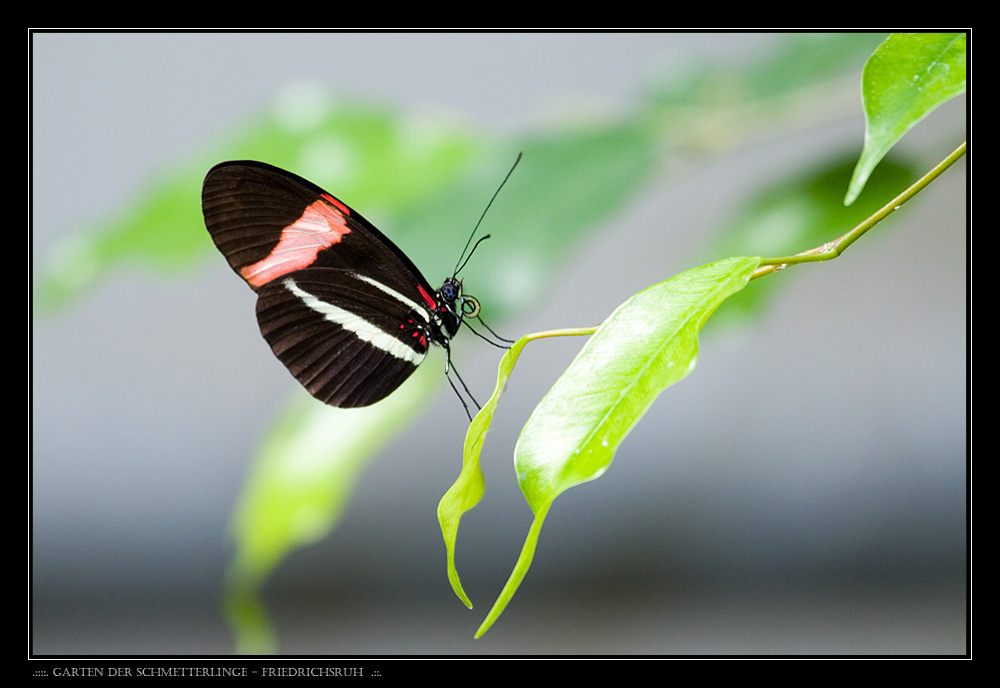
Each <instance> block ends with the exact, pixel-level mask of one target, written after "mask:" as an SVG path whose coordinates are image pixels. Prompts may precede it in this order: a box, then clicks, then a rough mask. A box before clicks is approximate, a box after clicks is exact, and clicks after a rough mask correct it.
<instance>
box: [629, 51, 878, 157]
mask: <svg viewBox="0 0 1000 688" xmlns="http://www.w3.org/2000/svg"><path fill="white" fill-rule="evenodd" d="M885 36H886V34H885V33H854V32H851V33H845V32H839V33H814V32H807V33H793V34H786V35H784V36H782V37H781V40H780V41H777V42H776V43H775V46H774V47H773V49H771V50H770V51H768V52H765V53H763V54H760V55H754V56H753V57H752V58H751V59H748V60H746V61H745V63H744V64H743V65H742V66H738V67H735V68H734V67H733V66H732V65H728V64H727V65H726V66H725V67H718V66H715V65H713V64H711V63H707V62H705V61H698V60H692V61H689V62H687V63H685V67H684V68H682V69H680V70H674V71H671V72H668V73H666V74H665V75H664V76H663V77H661V78H660V79H659V80H654V82H653V85H652V86H651V87H650V89H649V90H648V93H647V95H646V104H647V106H648V109H649V112H648V113H647V115H648V117H649V118H650V120H651V121H654V122H656V123H657V125H656V126H657V130H658V131H659V132H660V133H661V136H662V138H663V139H664V140H666V141H669V142H671V145H673V146H675V147H676V148H677V149H678V150H690V149H695V150H720V149H726V148H730V147H732V146H733V145H734V143H735V142H740V141H747V140H749V139H754V138H756V137H761V136H766V137H774V136H776V135H786V134H787V133H788V131H789V128H790V127H791V128H797V127H798V128H802V127H809V126H815V124H816V122H817V121H822V120H825V119H829V118H831V117H837V116H847V115H849V114H851V113H853V112H854V109H853V108H854V107H855V103H856V101H855V99H854V98H855V94H856V93H857V91H856V90H855V89H856V86H855V84H856V83H857V77H856V76H854V75H856V74H857V73H859V72H860V71H861V65H862V62H863V60H864V58H865V56H867V55H870V54H871V52H872V51H873V50H874V49H875V47H876V46H877V45H878V44H879V42H880V41H881V40H882V39H884V38H885ZM776 125H778V126H776Z"/></svg>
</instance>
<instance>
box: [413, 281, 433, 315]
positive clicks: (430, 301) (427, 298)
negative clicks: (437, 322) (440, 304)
mask: <svg viewBox="0 0 1000 688" xmlns="http://www.w3.org/2000/svg"><path fill="white" fill-rule="evenodd" d="M417 290H419V291H420V295H421V296H423V297H424V301H426V302H427V305H428V306H430V307H431V310H432V311H433V310H435V309H437V302H436V301H435V300H434V297H433V296H431V295H430V294H428V293H427V290H426V289H424V288H423V287H422V286H421V285H419V284H418V285H417Z"/></svg>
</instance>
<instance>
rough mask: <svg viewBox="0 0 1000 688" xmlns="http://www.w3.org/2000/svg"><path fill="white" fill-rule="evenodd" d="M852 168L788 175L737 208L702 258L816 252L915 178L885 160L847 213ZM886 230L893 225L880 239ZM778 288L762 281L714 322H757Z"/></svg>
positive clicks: (830, 166)
mask: <svg viewBox="0 0 1000 688" xmlns="http://www.w3.org/2000/svg"><path fill="white" fill-rule="evenodd" d="M852 168H853V164H852V162H851V161H849V160H837V161H833V162H829V163H825V164H821V165H818V166H816V167H814V168H813V169H811V170H806V171H802V170H792V171H789V172H788V173H786V174H785V175H784V176H783V177H781V178H780V179H779V180H777V181H776V182H775V183H774V184H772V185H771V187H769V188H766V189H763V190H761V191H760V192H759V193H758V194H757V195H756V196H755V197H754V198H751V199H749V200H748V201H747V202H745V203H744V204H742V205H741V206H740V208H739V211H738V212H737V214H736V215H735V216H733V217H731V218H729V219H728V220H727V221H726V222H725V226H724V229H723V231H722V233H721V235H720V237H719V238H718V240H717V241H716V242H714V243H713V244H712V246H711V248H710V249H709V250H708V251H706V255H710V256H720V255H723V256H734V255H735V256H738V255H747V254H754V255H761V256H785V255H791V254H794V253H798V252H800V251H805V250H807V249H810V248H812V247H814V246H819V245H821V244H824V243H826V242H827V241H831V240H832V239H836V238H837V237H838V236H840V235H841V234H843V233H844V232H846V231H848V230H849V229H851V228H852V227H854V226H855V225H857V224H858V223H859V222H861V221H862V220H864V219H865V218H867V217H868V216H869V215H871V214H872V213H874V212H875V211H876V210H878V209H879V208H880V207H881V205H882V204H883V203H885V202H886V200H887V199H890V198H893V197H894V196H896V194H898V193H899V192H900V191H902V190H903V189H904V188H905V187H906V186H907V185H908V184H910V183H911V182H912V181H913V180H914V179H915V178H916V176H917V170H916V168H915V167H914V166H911V165H907V164H906V163H903V162H900V161H897V160H893V159H889V160H886V161H885V162H884V163H883V164H882V165H880V166H879V167H878V169H877V170H875V172H874V173H873V174H872V177H871V180H870V182H869V186H870V187H871V193H868V194H865V195H864V196H863V197H862V198H861V199H860V201H859V202H858V203H856V204H854V205H852V206H849V207H848V206H845V205H844V203H843V192H844V186H845V185H846V184H847V180H848V179H849V178H850V175H851V170H852ZM891 226H892V220H890V221H888V224H887V226H885V227H883V229H882V231H880V233H879V235H881V234H884V233H885V230H887V229H889V228H890V227H891ZM872 238H873V239H874V238H875V237H872ZM779 286H780V285H779V281H778V280H761V281H760V283H759V284H755V285H754V288H753V289H747V290H744V291H742V292H740V293H738V294H734V295H733V297H732V298H730V299H728V300H727V301H726V304H725V306H724V307H723V309H722V310H721V311H720V312H719V314H718V315H717V316H716V318H715V320H714V321H713V322H718V321H719V319H720V318H722V319H725V320H728V319H730V318H734V319H735V318H740V319H746V318H751V317H756V316H757V315H759V313H760V310H761V309H762V308H763V307H765V306H766V304H767V303H769V302H770V298H771V295H772V294H773V293H774V291H775V290H776V289H778V288H779Z"/></svg>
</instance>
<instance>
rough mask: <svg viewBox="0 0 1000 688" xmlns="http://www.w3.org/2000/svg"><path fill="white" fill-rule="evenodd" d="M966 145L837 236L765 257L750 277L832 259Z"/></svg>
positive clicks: (946, 165) (950, 162)
mask: <svg viewBox="0 0 1000 688" xmlns="http://www.w3.org/2000/svg"><path fill="white" fill-rule="evenodd" d="M965 149H966V142H964V141H963V142H962V145H960V146H959V147H958V148H956V149H955V150H954V151H953V152H952V153H951V154H950V155H949V156H948V157H946V158H945V159H944V160H942V161H941V162H939V163H938V164H937V165H935V166H934V167H933V168H932V169H931V170H930V171H929V172H928V173H927V174H925V175H924V176H923V177H921V178H920V179H918V180H917V181H915V182H914V183H913V184H912V185H911V186H910V187H909V188H908V189H906V190H905V191H903V193H901V194H899V195H898V196H896V197H895V198H894V199H892V200H891V201H889V202H888V203H887V204H885V205H884V206H882V208H881V209H879V210H878V211H877V212H875V213H874V214H873V215H871V216H870V217H868V218H867V219H866V220H865V221H864V222H862V223H861V224H859V225H858V226H857V227H855V228H854V229H852V230H851V231H849V232H847V233H846V234H844V235H843V236H841V237H840V238H838V239H834V240H833V241H828V242H827V243H825V244H823V245H821V246H817V247H815V248H811V249H809V250H808V251H803V252H802V253H796V254H795V255H794V256H781V257H778V258H765V259H763V260H761V261H760V267H759V268H757V270H756V271H755V272H754V273H753V275H751V277H750V279H756V278H758V277H763V276H764V275H769V274H771V273H772V272H777V271H778V270H782V269H784V268H785V267H786V266H788V265H794V264H796V263H817V262H820V261H824V260H833V259H834V258H836V257H837V256H839V255H840V254H841V253H843V252H844V250H845V249H846V248H847V247H848V246H850V245H851V244H853V243H854V242H855V241H857V240H858V239H860V238H861V236H862V235H863V234H864V233H865V232H867V231H868V230H869V229H871V228H872V227H874V226H875V225H877V224H878V223H879V222H881V221H882V220H884V219H885V218H887V217H889V215H891V214H892V213H893V212H895V211H896V210H899V209H900V208H901V207H902V206H903V204H904V203H906V202H907V201H908V200H910V199H911V198H913V197H914V196H916V195H917V193H918V192H920V190H921V189H923V188H924V187H925V186H927V185H928V184H930V183H931V182H932V181H934V180H935V179H937V178H938V176H940V174H941V173H942V172H944V171H945V170H946V169H948V168H949V167H951V166H952V165H953V164H954V163H955V161H956V160H958V159H959V158H961V157H962V156H963V155H965Z"/></svg>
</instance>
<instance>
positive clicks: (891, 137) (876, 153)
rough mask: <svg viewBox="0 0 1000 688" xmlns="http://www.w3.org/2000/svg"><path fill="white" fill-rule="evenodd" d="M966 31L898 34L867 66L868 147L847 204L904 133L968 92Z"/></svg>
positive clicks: (874, 55) (862, 155)
mask: <svg viewBox="0 0 1000 688" xmlns="http://www.w3.org/2000/svg"><path fill="white" fill-rule="evenodd" d="M965 52H966V38H965V34H963V33H894V34H892V35H891V36H889V38H887V39H886V40H885V41H884V42H883V43H882V45H880V46H879V47H878V48H877V49H876V50H875V52H874V53H872V56H871V57H870V58H869V59H868V62H867V63H866V64H865V71H864V76H863V78H862V96H863V99H864V107H865V145H864V149H863V150H862V151H861V157H860V159H859V160H858V164H857V167H856V168H855V170H854V175H853V176H852V177H851V182H850V186H849V187H848V191H847V197H846V198H845V200H844V203H845V204H850V203H853V202H854V200H855V199H856V198H857V197H858V195H859V194H860V193H861V190H862V189H863V188H864V186H865V182H866V180H867V179H868V176H869V175H870V174H871V172H872V170H874V169H875V166H876V165H878V163H879V161H880V160H881V159H882V158H883V157H884V156H885V154H886V153H887V152H888V151H889V149H890V148H892V147H893V146H894V145H895V144H896V142H897V141H899V139H901V138H902V137H903V135H904V134H905V133H906V132H907V131H909V130H910V129H911V128H912V127H913V126H914V125H915V124H916V123H917V122H919V121H920V120H922V119H923V118H924V117H926V116H927V115H928V114H929V113H930V112H931V111H932V110H933V109H934V108H936V107H938V106H939V105H941V104H942V103H944V102H945V101H947V100H949V99H951V98H953V97H955V96H957V95H959V94H960V93H964V92H965V61H966V56H965Z"/></svg>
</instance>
